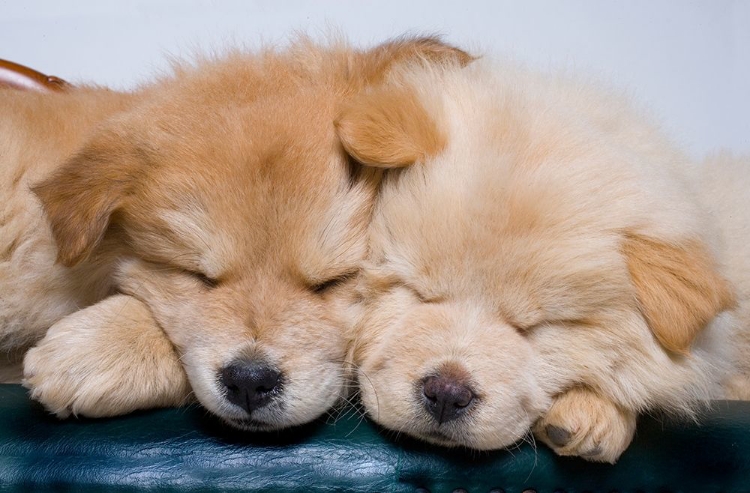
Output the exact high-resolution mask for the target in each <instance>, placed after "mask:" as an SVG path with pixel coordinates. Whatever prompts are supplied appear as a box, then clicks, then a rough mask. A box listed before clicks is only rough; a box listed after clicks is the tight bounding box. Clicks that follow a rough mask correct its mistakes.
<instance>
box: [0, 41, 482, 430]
mask: <svg viewBox="0 0 750 493" xmlns="http://www.w3.org/2000/svg"><path fill="white" fill-rule="evenodd" d="M456 57H458V58H466V57H467V55H466V54H465V53H463V52H461V51H459V50H456V49H454V48H452V47H449V46H447V45H445V44H442V43H440V42H439V41H437V40H435V39H429V38H425V39H405V40H400V41H394V42H390V43H386V44H384V45H381V46H379V47H377V48H375V49H373V50H370V51H357V50H354V49H352V48H350V47H348V46H346V45H345V44H343V43H331V44H330V45H329V46H320V45H316V44H314V43H312V42H309V41H306V40H301V41H299V42H297V43H295V44H293V45H292V46H291V47H290V48H288V49H286V50H284V51H277V50H266V51H263V52H260V53H258V54H254V55H250V54H245V53H234V54H230V55H229V56H226V57H224V58H222V59H219V60H202V61H200V62H198V63H196V64H195V66H189V65H182V66H179V67H177V68H176V69H175V73H174V75H173V76H170V77H167V78H165V79H163V80H161V81H158V82H156V83H154V84H151V85H148V86H146V87H144V88H142V89H140V90H138V91H136V93H134V94H133V95H120V94H114V93H111V92H109V91H106V90H102V89H83V90H75V91H69V92H66V93H64V94H47V95H39V94H27V93H21V92H13V91H4V92H2V93H0V97H1V98H2V105H3V108H4V111H3V113H2V116H1V117H0V125H1V126H2V132H1V133H0V135H2V139H3V140H2V142H0V146H2V147H1V148H2V150H3V152H2V153H1V155H2V161H1V162H0V165H1V166H2V171H3V173H2V176H3V177H4V178H3V179H4V181H3V202H2V207H3V209H2V222H0V227H1V228H2V233H1V234H0V238H2V242H3V244H2V247H0V251H2V252H3V254H2V255H3V256H2V259H1V260H2V263H0V291H1V292H2V293H3V299H2V302H1V303H0V336H1V337H2V339H1V340H2V347H3V349H4V350H6V351H7V350H12V349H18V348H21V349H23V348H25V347H28V346H29V345H32V344H34V343H37V341H39V340H40V339H41V341H39V342H38V343H37V345H36V347H35V348H34V349H32V350H31V351H29V352H28V354H27V355H26V358H25V361H24V377H25V380H24V383H25V385H27V386H28V387H29V388H30V389H31V394H32V396H33V397H34V398H35V399H38V400H39V401H40V402H42V403H43V404H44V405H45V406H46V407H47V408H48V409H49V410H51V411H52V412H54V413H56V414H58V415H59V416H66V415H68V414H69V413H73V414H83V415H88V416H105V415H112V414H119V413H124V412H128V411H131V410H133V409H137V408H143V407H150V406H165V405H177V404H179V403H181V402H183V401H184V400H185V399H186V398H187V396H188V393H189V392H190V390H191V389H192V391H193V392H194V393H195V396H196V397H197V399H198V400H199V401H200V402H201V403H202V404H203V405H204V406H205V407H206V408H208V409H209V410H210V411H212V412H213V413H215V414H216V415H218V416H220V417H221V418H223V419H224V420H225V421H227V422H228V423H230V424H232V425H235V426H238V427H242V428H246V429H273V428H280V427H286V426H292V425H296V424H299V423H304V422H307V421H309V420H312V419H314V418H315V417H317V416H319V415H320V414H322V413H323V412H325V411H326V410H328V409H329V408H330V407H331V406H332V405H333V404H334V403H335V402H336V401H337V400H338V399H339V398H340V397H341V396H342V395H344V394H345V392H346V390H347V374H346V371H345V367H344V364H343V362H344V358H345V351H346V339H345V337H344V330H345V328H346V327H347V324H348V318H347V317H348V316H347V302H348V299H349V298H350V296H351V294H350V292H351V290H350V289H348V288H346V287H345V284H347V281H349V280H350V278H351V277H352V276H353V275H354V274H355V273H356V272H357V270H358V268H359V265H360V261H361V260H362V258H363V257H364V255H365V252H366V246H365V228H366V226H367V223H368V220H369V217H370V209H371V204H372V201H373V196H374V192H375V186H376V180H375V179H374V178H375V175H374V174H373V173H360V171H359V170H358V169H357V168H356V166H353V165H352V164H351V163H350V162H349V160H348V159H347V156H346V155H345V153H344V152H343V150H342V149H341V146H340V144H339V141H338V139H337V136H336V133H335V130H334V127H333V119H334V115H335V114H336V112H337V111H338V109H339V106H340V105H341V104H342V103H343V102H344V101H346V100H347V99H348V98H350V97H352V96H353V95H356V94H358V93H360V92H362V91H364V90H366V89H367V88H368V87H370V86H373V85H377V84H379V83H380V82H381V81H382V80H383V78H384V77H385V76H386V75H387V73H388V72H389V70H390V69H391V67H392V66H394V65H396V64H406V63H410V62H413V61H426V62H436V63H437V62H440V61H441V60H443V59H453V58H456ZM8 108H10V110H8ZM32 191H33V193H32ZM43 213H45V214H46V218H45V217H44V215H43ZM46 221H48V223H49V227H48V226H47V223H46ZM55 245H57V247H56V246H55ZM56 260H57V262H56ZM81 308H83V309H82V310H81ZM50 327H51V328H50ZM48 329H49V330H48ZM162 330H163V332H162ZM164 334H166V336H167V338H165V337H164ZM186 376H187V378H186ZM188 382H189V383H188Z"/></svg>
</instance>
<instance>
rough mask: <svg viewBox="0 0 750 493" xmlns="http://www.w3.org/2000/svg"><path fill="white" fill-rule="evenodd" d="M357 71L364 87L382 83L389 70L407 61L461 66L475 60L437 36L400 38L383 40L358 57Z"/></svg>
mask: <svg viewBox="0 0 750 493" xmlns="http://www.w3.org/2000/svg"><path fill="white" fill-rule="evenodd" d="M359 56H360V59H359V61H360V64H359V66H358V67H357V71H358V72H359V73H361V74H364V75H365V79H366V82H367V83H368V84H374V83H378V82H382V81H383V80H384V79H385V77H386V76H387V75H388V73H389V72H390V70H391V69H392V68H393V67H395V66H398V65H401V64H404V63H411V62H422V63H426V64H430V65H432V64H457V65H459V66H465V65H467V64H469V63H470V62H472V61H473V60H475V59H476V58H475V57H473V56H471V55H469V54H468V53H466V52H465V51H464V50H462V49H460V48H457V47H455V46H452V45H450V44H448V43H445V42H443V41H442V40H441V39H440V38H439V37H437V36H424V37H403V38H398V39H394V40H391V41H387V42H385V43H383V44H381V45H379V46H376V47H375V48H373V49H371V50H368V51H365V52H362V53H360V54H359Z"/></svg>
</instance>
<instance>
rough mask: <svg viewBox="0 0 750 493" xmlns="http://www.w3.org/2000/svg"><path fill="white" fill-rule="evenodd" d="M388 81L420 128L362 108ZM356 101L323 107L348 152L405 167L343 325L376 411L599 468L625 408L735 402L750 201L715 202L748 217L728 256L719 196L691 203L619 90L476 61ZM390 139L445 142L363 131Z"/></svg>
mask: <svg viewBox="0 0 750 493" xmlns="http://www.w3.org/2000/svg"><path fill="white" fill-rule="evenodd" d="M389 92H390V94H392V98H391V100H390V101H389V95H388V94H389ZM405 94H410V95H411V97H412V102H411V103H410V107H415V106H418V107H420V109H419V110H418V111H412V112H410V113H409V114H410V115H413V117H414V118H417V119H418V120H419V121H418V122H410V123H404V122H403V121H402V119H403V118H402V117H403V116H404V115H402V114H398V118H393V117H392V116H391V115H392V112H390V111H383V110H381V109H379V107H380V106H382V105H385V106H386V107H387V106H388V105H390V104H399V105H401V104H403V103H401V101H402V100H403V98H404V95H405ZM368 98H369V96H368V95H367V94H365V95H363V96H360V97H359V98H357V99H356V100H355V101H354V102H353V103H352V105H354V106H350V107H347V108H345V109H344V112H343V114H342V115H341V116H339V118H338V120H337V122H338V128H339V129H344V131H342V132H341V137H342V139H343V141H344V145H345V147H346V148H347V149H348V150H350V152H351V153H352V154H353V155H355V156H360V155H364V156H366V159H364V161H366V162H379V163H381V164H380V165H384V166H394V165H412V166H409V167H408V168H405V169H396V170H391V171H388V174H387V175H386V176H385V178H384V182H383V184H382V186H381V190H380V194H379V196H378V205H377V206H376V210H375V214H374V218H373V221H372V225H371V231H370V244H371V252H370V255H369V260H368V267H367V268H366V269H365V270H364V271H363V276H362V279H361V289H362V293H363V295H364V298H365V305H364V314H363V317H362V320H361V323H360V324H359V326H358V328H357V330H356V332H355V333H354V334H353V336H352V337H353V339H354V341H355V344H354V348H353V350H352V358H353V360H354V362H355V363H356V364H357V366H358V372H359V383H360V387H361V396H362V400H363V402H364V405H365V408H366V410H367V412H368V413H369V414H370V415H371V416H372V417H373V418H374V419H375V420H376V421H378V422H380V423H382V424H383V425H385V426H386V427H388V428H391V429H393V430H397V431H399V432H404V433H409V434H412V435H415V436H417V437H420V438H422V439H425V440H428V441H431V442H435V443H438V444H443V445H449V446H456V445H462V446H467V447H471V448H476V449H494V448H501V447H506V446H509V445H511V444H513V443H514V442H516V441H517V440H520V439H523V438H524V437H526V436H527V433H528V431H529V430H530V429H532V428H533V430H534V431H535V434H536V436H537V437H538V438H539V439H541V440H542V441H544V442H545V443H547V444H549V445H550V446H552V447H553V448H554V449H555V450H556V451H557V452H558V453H560V454H563V455H581V456H585V457H586V458H588V459H590V460H595V461H608V462H613V461H615V460H616V459H617V457H619V455H620V453H621V452H622V451H623V450H624V449H625V447H627V445H628V444H629V443H630V440H631V439H632V436H633V433H634V430H635V420H636V416H637V414H638V413H641V412H644V411H647V410H663V411H667V412H676V413H687V414H692V413H693V412H694V410H695V409H696V404H697V403H698V402H700V401H702V400H705V399H708V398H712V397H722V396H727V395H731V396H735V397H737V396H741V397H750V393H748V392H747V389H748V385H747V381H748V380H747V377H748V375H750V372H748V365H747V363H746V361H747V355H748V354H750V350H748V346H749V345H748V341H747V339H748V335H747V333H748V331H747V327H748V324H749V323H750V313H748V291H747V286H748V285H749V284H748V283H750V275H749V274H750V273H749V272H748V260H747V259H748V258H750V255H748V247H747V245H748V244H749V243H748V241H747V240H748V238H747V231H748V230H750V228H747V220H745V219H741V216H748V217H750V215H747V214H740V213H739V211H741V210H742V209H741V208H740V206H739V205H735V208H734V209H729V210H733V211H734V212H729V210H725V211H721V212H720V213H719V214H720V215H721V216H722V217H723V218H724V220H727V221H729V219H730V218H732V217H735V218H736V219H734V220H733V221H735V222H737V221H745V223H744V224H745V225H744V226H742V227H739V226H734V227H735V229H736V230H737V231H741V230H742V228H746V229H744V233H739V232H738V233H737V235H736V236H737V237H738V238H744V240H739V239H737V240H735V243H734V245H729V248H728V249H726V239H724V238H723V237H722V234H721V233H722V232H723V231H728V230H729V229H731V228H730V227H728V226H725V227H724V228H723V229H721V230H720V229H717V228H716V227H715V225H716V223H717V221H716V220H715V218H713V217H712V214H713V213H714V212H713V211H714V209H715V202H716V196H718V195H726V194H727V193H726V192H725V191H723V189H722V188H721V187H718V188H717V189H716V190H715V191H714V192H713V194H711V195H709V196H708V197H707V198H706V199H705V200H702V199H703V197H699V195H700V194H699V193H697V192H696V190H698V189H700V188H701V187H706V185H704V183H706V182H707V179H706V177H703V178H701V179H700V180H692V179H690V177H689V176H688V175H689V174H690V173H689V172H688V170H690V169H693V168H694V167H695V166H694V164H693V163H691V162H690V160H689V159H688V158H686V157H685V156H684V155H682V154H681V153H680V152H679V151H677V150H675V149H674V147H673V146H672V145H671V144H670V143H669V142H667V141H666V139H664V138H663V137H661V134H660V132H659V131H658V129H656V128H655V127H654V126H653V125H651V124H650V123H648V121H647V118H645V117H644V116H643V115H641V114H640V113H639V112H637V111H635V110H633V109H632V108H631V107H629V105H628V104H627V103H624V102H623V101H622V98H620V97H617V96H614V95H611V94H607V93H605V92H602V91H600V90H599V89H596V88H595V87H593V86H591V85H587V84H585V83H581V82H580V81H577V80H573V79H570V78H567V77H562V76H549V75H544V74H539V73H535V72H533V71H530V70H526V69H524V68H520V67H518V66H515V65H513V64H510V63H505V64H499V66H494V65H492V63H491V62H489V61H486V60H480V61H478V62H474V63H473V64H471V65H469V66H468V67H467V68H464V69H459V68H452V69H445V70H442V69H431V68H425V69H414V70H406V71H403V72H399V73H398V74H396V75H395V76H394V77H393V78H392V80H391V81H390V84H389V85H388V86H385V87H382V88H380V89H379V90H378V93H377V95H376V98H375V99H368ZM352 128H362V129H365V130H364V131H360V132H353V131H351V130H348V129H352ZM377 129H383V130H379V131H380V133H381V135H380V136H378V135H374V134H375V133H376V132H377V131H378V130H377ZM414 129H417V130H416V135H417V137H416V138H415V137H414V136H400V137H394V136H393V135H394V134H398V133H399V132H412V131H414ZM425 129H434V134H435V137H434V138H433V139H425V138H424V137H423V136H422V134H423V132H424V131H425ZM406 141H408V142H412V143H423V142H428V143H429V142H438V141H439V142H442V143H443V144H442V145H441V146H439V147H435V146H432V145H426V146H424V145H423V148H422V150H421V152H420V151H417V152H409V153H407V154H403V155H404V156H405V159H397V160H394V159H393V158H392V151H391V150H389V149H380V150H378V149H377V145H374V143H377V142H396V143H397V144H396V147H397V148H400V147H402V146H401V145H400V142H406ZM378 153H379V154H378ZM407 157H408V159H407ZM727 160H729V159H727ZM709 174H710V173H709ZM744 174H745V175H747V169H746V170H745V171H744ZM739 175H741V173H739V172H735V173H734V174H733V176H734V177H735V178H736V177H737V176H739ZM712 179H713V180H715V178H712ZM708 181H710V179H709V180H708ZM746 181H747V180H742V182H743V183H744V182H746ZM729 195H732V193H730V194H729ZM734 196H735V197H737V196H740V197H744V198H745V200H747V196H748V192H747V191H744V192H742V191H736V192H734ZM735 200H736V201H737V202H738V203H739V202H740V201H739V199H735ZM729 222H730V224H733V223H731V221H729ZM742 241H744V243H743V242H742ZM729 260H732V261H734V262H735V264H738V265H729V264H728V261H729ZM732 272H735V273H739V272H744V276H745V277H742V276H741V275H739V274H733V273H732ZM741 286H744V288H742V289H740V287H741ZM743 289H744V292H743ZM738 329H739V330H741V331H744V336H742V337H744V338H745V342H744V343H743V344H742V345H738V344H735V342H733V341H737V340H738V337H739V336H738V335H737V334H736V331H737V330H738ZM739 365H741V368H740V371H737V367H738V366H739ZM457 369H458V370H457ZM728 372H730V373H728ZM727 374H729V375H730V378H728V379H727V378H725V377H726V375H727ZM428 382H429V386H428ZM436 382H437V383H436ZM722 382H723V383H724V386H723V387H722V385H721V383H722ZM730 387H731V389H734V390H731V389H730ZM436 388H443V389H445V390H443V392H444V395H446V396H448V397H447V398H446V399H445V400H443V401H440V402H438V401H437V400H436V399H437V398H436V397H435V396H436V395H437V394H436V390H435V389H436ZM727 389H730V390H727ZM743 389H744V390H743ZM436 402H438V404H439V405H440V406H443V403H445V405H444V407H437V406H438V404H436ZM449 405H450V406H453V407H452V408H450V412H449V415H448V414H444V412H445V409H449V407H450V406H449ZM436 410H438V411H439V412H440V413H439V414H438V413H437V411H436ZM446 416H448V418H446Z"/></svg>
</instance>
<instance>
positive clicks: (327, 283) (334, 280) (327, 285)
mask: <svg viewBox="0 0 750 493" xmlns="http://www.w3.org/2000/svg"><path fill="white" fill-rule="evenodd" d="M356 275H357V273H356V272H355V271H351V272H346V273H344V274H340V275H338V276H335V277H331V278H328V279H326V280H323V281H319V282H310V283H309V288H310V291H312V292H313V293H315V294H325V293H327V292H328V291H330V290H331V289H333V288H335V287H336V286H340V285H342V284H344V283H345V282H346V281H348V280H350V279H353V278H354V276H356Z"/></svg>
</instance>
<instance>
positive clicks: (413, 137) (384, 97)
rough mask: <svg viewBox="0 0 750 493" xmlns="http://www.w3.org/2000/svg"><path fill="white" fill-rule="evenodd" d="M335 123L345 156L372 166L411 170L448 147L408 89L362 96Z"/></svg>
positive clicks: (375, 92) (391, 88)
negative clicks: (408, 168)
mask: <svg viewBox="0 0 750 493" xmlns="http://www.w3.org/2000/svg"><path fill="white" fill-rule="evenodd" d="M334 123H335V126H336V130H337V131H338V135H339V139H340V140H341V143H342V145H343V146H344V149H345V150H346V152H348V153H349V154H350V155H351V156H352V157H353V158H354V159H356V160H357V161H359V162H360V163H363V164H367V165H370V166H377V167H383V168H397V167H402V166H408V165H410V164H414V163H415V162H422V161H424V160H425V159H426V158H428V157H430V156H434V155H436V154H438V153H439V152H440V151H441V150H442V149H443V148H444V147H445V137H444V136H443V134H442V133H441V132H440V130H439V129H438V127H437V125H436V124H435V122H434V120H433V119H432V118H431V117H430V115H429V114H428V113H427V110H425V108H424V107H423V106H422V104H421V103H420V101H419V99H418V98H417V95H416V94H415V93H414V92H413V90H411V89H410V88H407V87H383V88H380V89H379V90H376V91H373V92H371V93H367V94H362V95H360V96H358V97H356V98H354V100H352V101H351V102H350V103H349V104H348V105H347V106H345V107H344V108H343V110H342V111H341V113H340V114H339V117H338V118H337V119H336V121H335V122H334Z"/></svg>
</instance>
